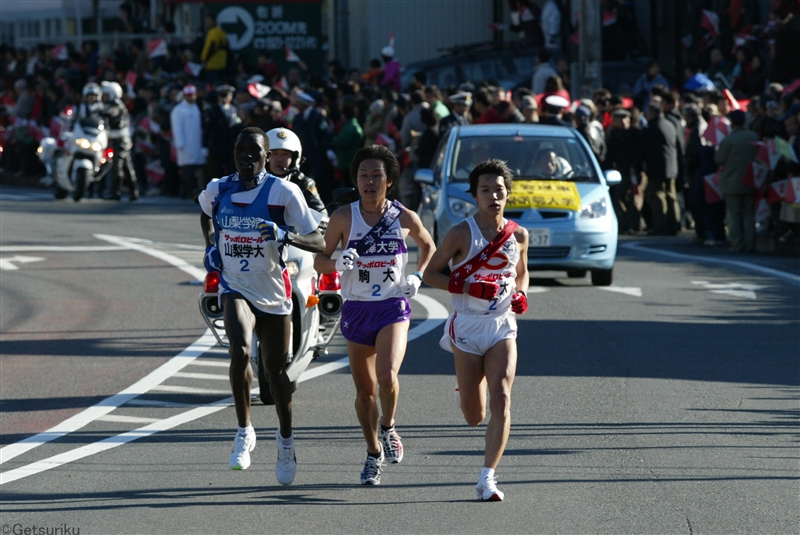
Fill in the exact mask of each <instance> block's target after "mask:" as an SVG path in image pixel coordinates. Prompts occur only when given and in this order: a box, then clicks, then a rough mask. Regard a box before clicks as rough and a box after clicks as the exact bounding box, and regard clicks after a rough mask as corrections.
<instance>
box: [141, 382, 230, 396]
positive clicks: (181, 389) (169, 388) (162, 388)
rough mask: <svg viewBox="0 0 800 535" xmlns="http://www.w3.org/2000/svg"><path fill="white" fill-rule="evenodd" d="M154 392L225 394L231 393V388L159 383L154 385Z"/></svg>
mask: <svg viewBox="0 0 800 535" xmlns="http://www.w3.org/2000/svg"><path fill="white" fill-rule="evenodd" d="M152 391H153V392H175V393H179V394H218V395H222V396H224V395H225V394H230V390H213V389H211V388H194V387H192V386H178V385H158V386H154V387H153V389H152Z"/></svg>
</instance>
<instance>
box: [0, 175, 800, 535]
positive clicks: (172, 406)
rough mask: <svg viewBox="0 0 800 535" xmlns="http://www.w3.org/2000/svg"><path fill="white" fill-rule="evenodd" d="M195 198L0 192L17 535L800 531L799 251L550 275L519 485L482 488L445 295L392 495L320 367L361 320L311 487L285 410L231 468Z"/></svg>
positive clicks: (517, 407)
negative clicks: (288, 456)
mask: <svg viewBox="0 0 800 535" xmlns="http://www.w3.org/2000/svg"><path fill="white" fill-rule="evenodd" d="M198 213H199V212H198V209H197V207H196V205H194V204H190V203H188V202H184V201H177V200H167V199H161V198H145V199H142V200H141V201H140V202H139V203H136V204H128V203H122V204H119V203H117V204H113V203H112V204H109V203H103V202H100V201H87V202H82V203H78V204H76V203H74V202H72V201H62V202H56V201H53V200H52V199H51V198H50V196H49V195H48V194H47V193H46V192H43V191H40V190H27V189H16V188H14V189H12V188H0V448H2V449H0V463H2V464H1V465H0V535H5V534H8V533H25V531H24V530H25V529H26V528H30V531H28V533H31V534H33V533H37V531H36V530H40V529H50V530H51V531H50V532H49V533H60V534H61V535H67V534H70V533H78V532H80V533H82V534H87V533H107V534H117V533H232V532H235V533H264V532H267V533H375V532H382V533H688V534H693V533H770V534H782V533H797V532H798V526H800V462H799V461H800V446H799V445H798V444H799V441H800V432H799V429H800V427H799V426H798V423H799V422H798V417H799V416H800V401H799V400H800V265H799V263H798V261H797V259H787V258H775V257H764V256H741V255H738V256H733V255H730V254H727V253H721V252H718V251H708V250H705V249H703V248H697V247H693V246H691V245H689V243H688V241H689V240H688V238H672V239H669V240H664V239H661V240H657V239H638V240H627V241H625V242H624V243H623V244H622V247H621V248H620V250H619V253H618V257H617V264H616V267H615V281H614V286H612V287H610V288H607V289H599V288H595V287H592V286H591V285H590V283H589V280H588V278H587V279H584V280H575V279H567V278H565V275H564V274H563V273H543V274H540V273H534V278H533V279H532V281H531V285H532V287H531V290H530V292H529V303H530V310H529V311H528V313H527V314H526V315H525V316H524V317H521V318H520V319H519V325H520V330H519V339H518V347H519V353H520V358H519V364H518V369H517V379H516V381H515V383H514V389H513V396H512V418H513V423H512V430H511V438H510V441H509V444H508V449H507V450H506V454H505V456H504V457H503V460H502V461H501V464H500V466H499V468H498V480H499V487H500V488H501V489H502V490H503V491H504V492H505V493H506V500H505V501H504V502H503V503H475V502H474V501H473V500H472V498H473V485H474V483H475V481H476V479H477V476H478V474H479V471H480V467H481V464H482V453H481V452H482V448H483V432H484V429H485V428H484V427H483V426H481V427H480V428H477V429H476V428H470V427H468V426H467V425H466V424H464V422H463V419H462V417H461V415H460V411H459V409H458V408H457V406H456V404H455V400H454V395H453V387H454V386H455V378H454V375H453V363H452V357H451V356H450V355H449V354H448V353H445V352H444V351H442V350H441V349H439V347H438V339H439V337H440V336H441V331H442V321H443V319H444V315H445V314H446V312H447V310H448V309H449V299H448V298H447V296H446V294H445V293H444V292H440V291H438V290H432V289H430V288H424V289H423V291H422V297H421V298H420V299H417V300H415V301H414V302H413V303H412V304H413V307H414V308H413V314H412V332H413V333H414V334H413V338H414V339H413V340H412V341H411V342H410V344H409V347H408V351H407V355H406V360H405V362H404V365H403V368H402V370H401V378H400V380H401V386H402V392H401V399H400V407H399V412H398V417H397V426H398V431H399V433H400V435H401V436H402V437H403V443H404V445H405V450H406V454H405V459H404V460H403V462H402V463H401V464H399V465H390V466H388V467H387V468H386V469H385V471H384V475H383V483H382V484H381V485H380V486H378V487H362V486H360V485H358V474H359V472H360V470H361V466H362V464H363V461H364V456H365V452H364V449H365V447H364V442H363V439H362V438H361V433H360V429H359V427H358V423H357V420H356V417H355V413H354V410H353V401H354V389H353V386H352V380H351V378H350V375H349V370H348V369H347V368H343V369H342V368H339V369H336V370H334V371H331V372H330V373H322V372H324V371H326V370H329V369H332V368H334V367H335V366H334V365H330V366H326V364H329V363H334V362H336V361H338V360H340V359H342V358H343V357H344V356H345V351H344V346H343V344H342V339H341V337H340V336H337V338H336V339H335V343H334V344H333V347H332V349H331V352H330V354H329V355H327V356H323V357H322V358H321V359H320V360H319V361H318V363H316V364H315V369H316V370H317V372H318V373H321V374H320V375H319V376H317V377H313V378H310V379H308V380H305V381H303V382H302V383H301V384H300V387H299V389H298V391H297V393H296V394H295V398H294V414H295V416H294V418H295V426H296V427H295V433H296V437H297V457H298V463H299V468H298V474H297V478H296V480H295V483H294V484H293V485H292V486H290V487H280V486H278V485H277V483H276V481H275V475H274V462H275V457H276V450H275V445H274V438H273V437H274V432H275V427H276V425H277V418H276V416H275V414H274V409H273V408H272V407H266V406H262V405H260V404H256V405H255V410H254V413H253V422H254V425H255V426H256V429H257V432H258V440H259V442H258V444H257V446H256V450H255V452H254V453H253V465H252V467H251V468H250V469H249V470H246V471H241V472H235V471H230V470H228V469H227V460H228V455H229V452H230V447H231V443H232V439H233V435H234V433H235V418H234V412H233V409H232V407H230V405H229V401H227V399H228V397H229V390H228V383H227V380H226V375H227V369H226V364H225V363H226V361H227V355H226V353H225V352H224V351H222V350H221V349H220V348H219V347H214V346H213V340H212V338H211V337H210V336H208V334H206V333H205V326H204V324H203V322H202V320H201V318H200V316H199V313H198V310H197V301H196V300H197V294H198V292H199V288H198V286H196V284H195V281H196V280H197V278H198V277H199V276H201V275H202V273H201V259H202V252H203V248H202V246H201V243H202V241H201V238H200V230H199V225H198V221H199V216H198ZM57 529H60V531H55V530H57ZM39 532H40V533H45V531H39Z"/></svg>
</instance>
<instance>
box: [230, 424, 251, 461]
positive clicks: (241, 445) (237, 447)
mask: <svg viewBox="0 0 800 535" xmlns="http://www.w3.org/2000/svg"><path fill="white" fill-rule="evenodd" d="M255 448H256V432H255V430H253V429H252V428H250V430H248V431H246V432H244V433H236V438H235V439H234V441H233V451H232V452H231V458H230V460H229V461H228V466H230V467H231V470H247V468H248V467H249V466H250V452H251V451H253V450H254V449H255Z"/></svg>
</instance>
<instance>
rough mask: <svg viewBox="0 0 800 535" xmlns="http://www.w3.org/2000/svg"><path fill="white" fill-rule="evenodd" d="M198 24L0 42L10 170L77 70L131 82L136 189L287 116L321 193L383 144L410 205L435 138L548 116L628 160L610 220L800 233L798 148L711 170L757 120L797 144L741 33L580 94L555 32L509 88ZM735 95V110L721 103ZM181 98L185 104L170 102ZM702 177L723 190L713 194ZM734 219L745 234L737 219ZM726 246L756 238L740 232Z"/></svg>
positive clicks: (1, 109)
mask: <svg viewBox="0 0 800 535" xmlns="http://www.w3.org/2000/svg"><path fill="white" fill-rule="evenodd" d="M546 4H548V5H549V4H550V2H547V3H546ZM131 16H133V13H132V14H131ZM553 27H555V26H553ZM206 29H207V33H206V34H205V38H204V36H202V35H200V36H198V39H197V40H196V41H195V42H194V43H190V44H186V45H176V44H170V45H169V46H168V47H167V50H166V53H165V54H163V55H158V56H156V57H151V54H149V53H148V47H147V45H146V43H145V42H143V41H141V40H134V41H133V42H131V43H130V45H129V46H120V47H117V48H114V49H112V48H110V47H107V46H97V44H96V43H91V42H89V43H85V44H84V46H83V47H82V48H81V49H71V48H70V49H68V50H67V51H66V54H64V55H61V52H60V51H59V53H58V54H56V52H55V49H54V48H53V47H52V46H45V45H41V46H38V47H36V48H35V49H33V50H31V51H28V50H24V49H13V48H10V47H7V46H2V47H0V78H1V80H2V87H0V127H2V128H4V131H3V132H2V134H3V135H2V136H0V137H1V138H2V140H1V141H2V145H0V147H1V148H2V149H3V151H4V152H3V159H2V166H3V168H4V172H5V173H10V174H17V175H21V176H28V177H30V176H37V175H39V176H41V174H43V171H44V170H43V168H42V167H41V166H40V164H39V162H38V160H37V158H36V156H35V149H36V146H37V143H38V141H39V139H41V137H42V136H43V135H45V134H46V133H47V131H48V130H47V129H48V128H49V127H51V126H52V125H53V124H54V121H58V119H59V113H60V111H61V110H63V109H65V108H66V107H68V106H70V105H76V104H78V103H79V102H80V101H81V98H82V97H81V90H82V88H83V86H84V84H86V83H87V82H89V81H98V82H99V81H103V80H109V81H117V82H119V83H120V85H121V86H122V87H123V88H124V89H125V91H124V92H125V95H124V101H125V104H126V106H127V108H128V110H129V112H130V115H131V117H132V125H133V126H132V128H133V130H134V132H133V135H134V143H135V145H134V151H133V162H134V167H135V169H136V171H137V172H136V175H137V177H138V180H139V190H140V191H141V192H143V194H145V195H169V196H182V197H185V198H190V197H191V196H192V190H193V189H194V188H195V187H202V186H203V185H204V183H205V182H207V181H208V180H210V179H211V178H214V177H217V176H222V175H223V174H225V173H230V172H234V171H235V169H234V168H233V164H232V161H231V157H232V145H233V141H234V140H235V138H236V136H237V135H238V132H239V131H241V129H243V128H245V127H249V126H257V127H259V128H262V129H263V130H264V131H268V130H270V129H272V128H275V127H279V126H283V127H287V128H292V129H293V130H294V131H295V132H296V133H297V135H298V137H299V138H300V140H301V142H302V146H303V157H304V163H303V166H302V170H303V172H304V173H306V174H307V175H309V176H310V177H312V178H313V179H315V180H316V182H317V184H318V186H319V190H320V194H321V196H322V198H323V200H324V201H325V202H329V201H330V200H331V195H332V192H333V190H334V189H335V188H336V187H338V186H342V185H348V184H349V183H350V179H351V177H350V176H349V167H350V166H349V161H350V159H351V158H352V154H354V153H355V151H357V150H358V148H360V147H362V146H364V145H370V144H373V143H378V144H383V145H386V146H388V147H389V148H390V149H392V150H393V151H394V152H395V153H396V154H397V155H398V158H399V160H400V162H401V164H402V167H403V170H404V173H403V178H402V180H401V184H400V186H401V187H400V191H399V195H400V197H401V200H402V201H403V202H405V203H406V204H408V205H409V206H415V203H417V202H418V201H419V195H420V191H419V189H418V187H417V186H416V185H415V184H414V182H413V179H412V177H413V172H414V170H415V169H416V168H421V167H428V166H430V165H431V160H432V158H433V155H434V152H435V149H436V147H437V145H438V143H439V141H440V139H441V138H442V136H443V135H445V134H446V133H447V131H448V130H449V129H450V128H452V127H453V126H455V125H459V124H486V123H498V122H511V123H514V122H518V123H535V122H544V123H549V124H565V125H569V126H573V127H575V128H576V129H578V130H579V131H580V132H581V134H582V135H583V136H584V137H585V138H586V139H587V141H588V143H589V145H590V147H591V149H592V150H593V151H594V153H595V155H596V156H597V159H598V161H599V162H600V163H601V165H602V166H603V167H604V168H605V169H617V170H619V171H620V172H621V173H622V175H623V183H622V184H621V185H619V186H616V187H615V188H614V192H613V197H614V202H615V210H616V212H617V216H618V219H619V221H620V232H627V233H638V232H649V233H652V234H672V235H674V234H675V233H677V232H678V231H679V230H680V229H681V228H685V229H694V230H695V232H696V235H697V238H696V241H697V242H698V243H701V244H706V245H709V246H722V245H724V244H726V235H725V224H726V221H725V218H726V209H725V208H724V206H725V205H726V204H728V205H732V204H734V202H736V206H737V207H738V208H739V210H738V211H737V212H736V213H737V214H738V215H736V217H741V216H742V211H744V212H748V211H749V212H753V213H754V214H755V216H754V217H753V218H750V217H746V218H745V219H744V221H745V224H746V225H749V224H751V223H752V224H753V225H756V224H757V228H758V230H759V232H764V233H772V234H774V235H775V236H777V237H779V238H781V239H783V240H794V241H796V240H798V239H800V232H799V231H798V223H800V210H798V207H797V205H796V204H794V201H786V200H785V199H784V197H785V195H781V196H779V195H771V194H770V188H771V185H772V184H775V183H781V181H784V180H786V179H788V178H792V177H800V168H798V164H797V161H796V160H797V158H796V157H795V158H794V161H793V159H792V158H791V156H789V154H788V153H786V154H784V156H783V157H778V158H777V159H776V158H773V157H771V156H770V157H769V158H768V159H769V160H771V161H768V162H763V161H762V160H763V158H762V160H759V158H760V157H761V156H763V153H762V151H761V148H760V146H758V145H753V147H754V150H753V152H752V158H751V159H752V160H754V161H761V163H764V164H765V166H766V168H767V172H766V173H765V176H764V177H761V176H759V180H758V182H757V183H753V184H751V186H745V190H744V192H743V193H742V192H741V191H739V190H738V189H736V188H734V189H736V192H734V189H731V188H727V191H730V192H731V193H726V186H725V184H726V183H727V182H730V181H736V180H738V181H739V182H741V181H742V180H746V181H747V180H751V174H752V173H750V174H748V175H747V177H745V176H737V177H734V178H731V177H729V176H727V175H729V174H730V173H731V170H730V168H728V171H727V172H726V173H719V174H718V173H717V171H718V168H719V166H720V165H721V164H725V162H724V161H722V160H721V159H720V158H719V157H717V158H715V156H716V155H717V153H718V152H719V150H718V146H719V145H720V143H722V142H724V140H723V137H724V136H725V135H726V134H730V137H731V138H735V137H740V136H738V134H737V135H736V136H734V135H733V134H731V130H738V129H746V130H749V131H751V132H753V133H754V135H755V138H753V141H754V142H764V143H763V145H764V146H765V147H767V148H768V152H769V151H772V152H769V154H771V155H773V156H774V153H775V150H776V149H775V147H776V144H775V143H768V142H769V141H771V140H772V141H774V140H777V139H780V140H782V141H784V142H785V143H778V147H779V148H780V147H785V146H788V147H791V148H793V150H794V154H800V137H799V136H798V134H797V130H798V121H800V115H799V114H800V84H798V82H797V80H795V81H794V82H793V83H787V84H784V85H781V84H777V83H770V81H769V80H768V79H767V78H766V76H761V77H759V76H756V74H757V73H756V71H757V69H756V68H755V67H753V58H754V57H755V56H752V55H751V54H752V52H753V51H754V50H756V51H757V50H758V47H753V46H749V45H748V43H743V44H742V46H740V47H738V48H737V50H736V52H735V56H736V58H737V65H733V66H731V68H730V69H728V67H727V64H726V63H725V55H724V54H722V51H721V49H720V48H719V47H711V48H709V50H708V54H707V59H708V61H707V62H706V63H705V68H703V69H701V68H699V67H697V68H695V67H693V68H692V69H690V70H688V71H687V73H686V79H685V80H684V81H683V82H682V83H676V82H674V81H673V82H671V81H670V80H668V79H667V78H665V77H663V76H662V75H661V73H660V72H659V70H658V64H657V63H655V62H654V63H653V64H651V65H650V66H649V67H648V70H647V72H646V73H643V74H642V78H641V79H640V80H639V82H638V83H636V84H635V86H634V87H633V88H632V90H631V91H630V92H626V93H622V94H612V93H611V92H610V91H609V90H607V89H602V88H600V89H597V90H596V91H594V94H593V97H592V98H590V99H580V100H578V99H576V98H574V96H573V95H570V93H569V91H568V90H567V89H565V87H564V83H563V77H562V75H564V76H566V75H568V73H569V64H568V63H567V64H566V67H565V66H564V65H562V64H564V63H566V62H565V61H564V60H563V58H558V52H557V51H555V52H554V49H553V47H551V46H549V45H548V46H545V47H543V48H542V49H541V52H540V53H539V55H538V57H537V59H536V63H537V67H536V71H535V73H534V75H533V78H532V80H531V86H530V87H520V88H517V89H516V90H514V91H513V92H507V91H505V90H504V89H502V88H501V87H499V85H497V84H496V83H494V82H493V81H491V80H475V81H468V82H464V83H462V84H460V85H459V86H453V87H445V88H439V87H436V86H431V85H425V83H424V81H418V80H415V81H413V82H412V83H411V85H410V86H408V87H400V64H399V62H398V61H397V60H396V58H395V51H394V49H393V48H392V47H385V48H384V49H383V50H381V53H380V56H381V58H380V59H378V58H376V59H374V60H373V61H372V62H371V63H370V68H369V69H368V70H366V71H364V72H361V71H359V70H358V69H356V68H349V69H348V68H346V67H345V66H344V65H341V64H340V63H339V62H337V61H331V62H329V64H328V69H327V72H325V73H313V72H309V71H308V69H307V67H306V66H305V65H304V64H302V63H301V62H296V63H293V64H291V65H292V68H290V69H288V70H286V71H285V72H281V70H280V69H279V68H278V66H277V65H276V63H275V61H273V59H272V58H271V57H270V56H269V54H267V53H262V54H260V55H259V56H258V58H257V61H254V62H253V63H252V64H248V63H247V62H246V61H245V59H243V58H237V57H235V56H230V55H228V54H227V53H226V54H225V57H224V58H223V59H220V56H219V54H220V53H221V52H226V47H225V46H224V32H222V31H221V30H220V29H219V28H216V26H215V24H214V19H213V17H208V18H207V21H206ZM542 37H543V38H544V39H545V41H546V42H547V43H554V42H555V41H554V40H555V37H556V36H554V35H547V34H546V32H545V33H544V34H543V35H542ZM210 42H213V43H215V44H213V50H209V47H210V46H211V45H209V43H210ZM556 48H558V47H556ZM557 58H558V61H557V60H556V59H557ZM740 58H741V61H738V60H739V59H740ZM204 62H205V69H202V70H201V67H202V65H203V63H204ZM209 62H211V63H213V65H210V63H209ZM748 65H750V67H752V68H749V67H748ZM210 66H211V67H213V68H209V67H210ZM737 66H738V68H737ZM701 75H702V76H701ZM737 80H738V82H737ZM706 82H707V83H706ZM740 103H741V105H742V107H743V108H744V109H743V110H742V111H741V113H733V115H731V113H732V112H733V111H734V110H732V109H731V108H732V107H736V106H738V105H739V104H740ZM179 104H180V105H181V106H182V108H181V111H180V113H173V108H175V107H176V106H178V105H179ZM186 105H189V106H196V107H197V110H198V111H199V113H198V114H196V115H197V116H198V117H199V121H200V124H201V128H202V136H200V137H199V142H200V143H201V144H202V147H200V148H201V149H202V150H199V149H198V150H195V151H193V153H192V156H191V157H189V156H187V155H186V148H185V147H181V146H179V147H176V141H175V132H174V130H175V128H176V127H175V124H173V123H174V122H175V121H176V120H177V119H175V117H176V116H179V117H181V118H183V117H189V116H191V117H192V118H191V120H192V121H194V120H198V119H197V118H195V115H192V113H190V111H191V110H187V109H184V108H185V106H186ZM181 120H182V119H181ZM187 120H188V119H187ZM184 137H185V136H181V138H180V139H184ZM179 144H180V143H179ZM726 150H727V149H726ZM728 152H729V151H728ZM180 154H183V155H182V156H181V155H180ZM745 167H747V166H745ZM742 173H743V174H744V173H745V170H742ZM182 175H184V176H183V178H182ZM187 177H188V178H187ZM709 177H711V178H709ZM715 177H716V178H715ZM748 183H749V182H748ZM711 190H713V191H717V192H718V195H717V196H714V195H713V194H708V192H709V191H711ZM720 190H721V191H720ZM713 191H712V193H713ZM728 195H745V196H748V197H749V198H752V201H753V202H746V203H739V202H738V199H734V198H733V197H731V199H728V198H727V196H728ZM762 201H763V202H762ZM764 203H766V204H767V206H766V208H765V207H764ZM748 215H749V214H748ZM728 217H729V218H730V217H732V216H731V214H730V213H728ZM728 226H729V228H730V226H731V222H730V221H729V222H728ZM737 228H738V227H737ZM754 230H755V229H754ZM740 234H744V235H746V237H747V239H749V236H750V235H749V234H748V233H747V232H745V231H743V232H742V233H740ZM743 239H744V238H743ZM737 240H738V238H737ZM731 246H732V247H733V249H734V250H743V251H746V250H751V249H752V243H751V242H747V241H746V240H745V241H742V240H739V241H737V242H735V243H732V245H731Z"/></svg>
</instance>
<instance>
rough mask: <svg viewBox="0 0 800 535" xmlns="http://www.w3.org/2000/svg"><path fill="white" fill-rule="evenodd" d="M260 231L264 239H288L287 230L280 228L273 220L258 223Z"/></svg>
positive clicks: (281, 240)
mask: <svg viewBox="0 0 800 535" xmlns="http://www.w3.org/2000/svg"><path fill="white" fill-rule="evenodd" d="M258 231H259V232H260V233H261V239H263V240H264V241H279V242H283V241H284V240H285V239H286V231H285V230H283V229H282V228H280V227H279V226H278V225H277V224H275V223H274V222H273V221H263V220H262V221H261V223H259V224H258Z"/></svg>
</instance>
